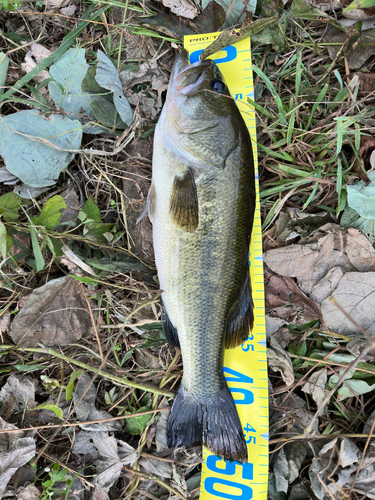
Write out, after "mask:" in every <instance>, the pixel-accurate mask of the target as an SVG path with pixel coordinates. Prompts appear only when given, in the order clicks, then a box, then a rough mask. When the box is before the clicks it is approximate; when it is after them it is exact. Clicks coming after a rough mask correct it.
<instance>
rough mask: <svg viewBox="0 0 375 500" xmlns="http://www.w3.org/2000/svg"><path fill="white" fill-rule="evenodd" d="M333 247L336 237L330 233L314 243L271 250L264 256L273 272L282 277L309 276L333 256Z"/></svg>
mask: <svg viewBox="0 0 375 500" xmlns="http://www.w3.org/2000/svg"><path fill="white" fill-rule="evenodd" d="M333 247H334V236H333V234H331V233H330V234H327V235H325V236H323V237H322V238H319V240H318V241H317V242H314V243H308V244H306V245H300V244H298V245H289V246H286V247H281V248H274V249H273V250H269V251H268V252H266V253H265V254H264V261H265V263H266V264H267V266H268V267H269V268H270V269H271V270H272V271H274V272H275V273H277V274H280V275H281V276H286V277H297V276H298V277H299V276H307V275H309V274H311V272H312V271H313V270H314V269H315V268H316V267H317V266H319V265H320V264H321V263H323V262H324V261H325V260H326V259H327V258H328V257H329V256H330V255H331V253H332V251H333Z"/></svg>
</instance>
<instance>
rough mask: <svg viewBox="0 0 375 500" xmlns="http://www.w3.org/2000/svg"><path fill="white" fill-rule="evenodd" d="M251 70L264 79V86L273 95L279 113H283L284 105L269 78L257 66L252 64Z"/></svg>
mask: <svg viewBox="0 0 375 500" xmlns="http://www.w3.org/2000/svg"><path fill="white" fill-rule="evenodd" d="M253 71H254V73H256V74H257V75H258V76H259V77H260V78H261V79H262V80H263V81H264V83H265V85H266V87H267V88H268V90H269V91H270V92H271V94H272V95H273V97H274V99H275V102H276V106H277V110H278V112H279V114H281V115H284V106H283V103H282V100H281V99H280V96H279V94H278V93H277V92H276V89H275V87H274V85H273V83H272V82H271V80H270V79H269V78H268V76H267V75H265V74H264V73H263V71H262V70H261V69H259V68H258V67H257V66H253Z"/></svg>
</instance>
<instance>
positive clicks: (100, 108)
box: [91, 96, 127, 129]
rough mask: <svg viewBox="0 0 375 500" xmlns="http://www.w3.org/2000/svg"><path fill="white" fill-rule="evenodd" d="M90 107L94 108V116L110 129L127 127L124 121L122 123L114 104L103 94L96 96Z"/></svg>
mask: <svg viewBox="0 0 375 500" xmlns="http://www.w3.org/2000/svg"><path fill="white" fill-rule="evenodd" d="M91 107H92V109H93V110H94V114H95V118H96V119H97V120H98V121H99V122H100V123H102V124H103V125H104V126H105V127H108V128H111V129H125V128H127V125H126V123H124V122H123V121H122V120H121V118H120V116H119V114H118V113H117V110H116V108H115V105H114V104H113V103H112V102H110V101H108V99H106V98H105V97H103V96H98V97H97V98H96V99H95V100H94V101H93V102H92V103H91Z"/></svg>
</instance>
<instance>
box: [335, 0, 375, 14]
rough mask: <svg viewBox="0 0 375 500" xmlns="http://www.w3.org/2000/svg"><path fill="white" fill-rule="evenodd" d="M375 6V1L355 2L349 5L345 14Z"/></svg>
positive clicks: (360, 0)
mask: <svg viewBox="0 0 375 500" xmlns="http://www.w3.org/2000/svg"><path fill="white" fill-rule="evenodd" d="M374 6H375V0H354V2H352V3H351V4H349V5H348V6H347V7H346V8H345V9H344V10H343V13H346V12H349V11H350V10H354V9H368V8H369V7H374Z"/></svg>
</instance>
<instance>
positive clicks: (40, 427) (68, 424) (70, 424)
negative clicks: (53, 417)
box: [0, 407, 169, 435]
mask: <svg viewBox="0 0 375 500" xmlns="http://www.w3.org/2000/svg"><path fill="white" fill-rule="evenodd" d="M168 410H169V407H165V408H158V409H156V410H147V411H140V412H137V413H131V414H129V415H121V416H119V417H112V418H103V419H100V420H87V421H85V422H64V423H62V424H53V425H49V424H48V425H36V426H34V427H25V428H22V429H6V430H2V431H1V430H0V435H1V434H13V433H17V432H27V431H37V430H43V429H47V430H49V429H57V428H60V427H80V426H83V425H89V424H101V423H103V422H114V421H116V420H124V419H126V418H133V417H140V416H141V415H149V414H150V413H155V412H159V411H168Z"/></svg>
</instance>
